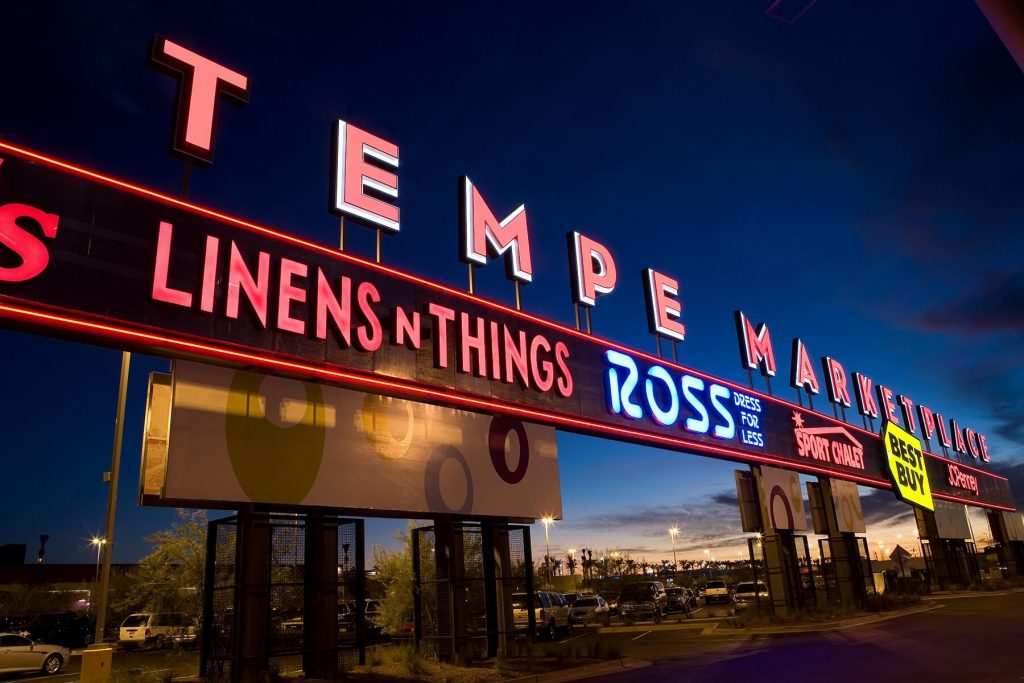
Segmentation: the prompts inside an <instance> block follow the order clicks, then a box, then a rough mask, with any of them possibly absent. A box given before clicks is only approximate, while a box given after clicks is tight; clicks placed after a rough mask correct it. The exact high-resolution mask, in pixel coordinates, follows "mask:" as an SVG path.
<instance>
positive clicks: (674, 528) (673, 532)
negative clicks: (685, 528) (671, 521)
mask: <svg viewBox="0 0 1024 683" xmlns="http://www.w3.org/2000/svg"><path fill="white" fill-rule="evenodd" d="M668 535H669V537H670V538H671V539H672V575H673V576H675V572H676V568H677V567H678V565H677V564H676V536H678V535H679V527H678V526H675V525H673V526H672V528H670V529H669V530H668Z"/></svg>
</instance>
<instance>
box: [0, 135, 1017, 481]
mask: <svg viewBox="0 0 1024 683" xmlns="http://www.w3.org/2000/svg"><path fill="white" fill-rule="evenodd" d="M0 149H2V150H7V151H8V152H12V153H13V154H15V155H18V156H21V157H24V158H28V159H32V160H34V161H38V162H40V163H43V164H47V165H50V166H53V167H56V168H60V169H62V170H65V171H67V172H69V173H72V174H74V175H78V176H81V177H85V178H88V179H90V180H94V181H96V182H99V183H101V184H105V185H109V186H112V187H117V188H119V189H122V190H126V191H128V192H130V193H133V194H136V195H139V196H143V197H147V198H150V199H155V200H157V201H159V202H163V203H164V204H168V205H171V206H176V207H178V208H181V209H185V210H188V211H191V212H193V213H197V214H200V215H204V216H207V217H210V218H213V219H216V220H219V221H223V222H225V223H229V224H231V225H234V226H235V227H238V228H242V229H244V230H248V231H250V232H254V233H257V234H260V235H263V236H266V237H270V238H272V239H276V240H278V241H281V242H285V243H288V244H293V245H297V246H301V247H304V248H307V249H310V250H313V251H316V252H318V253H321V254H324V255H326V256H328V257H330V258H334V259H337V260H340V261H349V262H351V263H354V264H357V265H359V266H362V267H364V268H368V269H370V270H376V271H379V272H381V273H386V274H388V275H391V276H393V277H397V278H399V279H402V280H406V281H408V282H412V283H415V284H417V285H421V286H423V287H428V288H430V289H433V290H436V291H438V292H444V293H445V294H448V295H451V296H454V297H457V298H459V299H462V300H465V301H469V302H471V303H474V304H479V305H482V306H484V307H486V308H490V309H492V310H494V311H497V312H499V313H502V314H503V315H509V316H513V317H517V318H521V319H524V320H529V321H530V322H533V323H535V324H538V325H542V326H545V327H548V328H551V329H554V330H557V331H559V332H561V333H563V334H567V335H570V336H573V337H576V338H578V339H582V340H585V341H588V342H591V343H596V344H600V345H604V346H608V347H609V348H613V349H616V350H618V351H621V352H623V353H627V354H630V355H633V356H637V357H640V358H644V359H646V360H648V361H650V362H654V363H657V364H659V365H662V366H667V367H671V368H674V369H676V370H677V371H680V372H684V373H688V374H691V375H694V376H698V377H702V378H704V379H707V380H711V381H714V382H716V383H718V384H722V385H725V386H729V387H731V388H733V389H734V390H738V391H741V392H743V393H746V394H751V395H754V396H757V397H758V398H760V399H762V400H764V401H767V402H771V403H774V404H776V405H782V406H786V407H787V408H798V409H800V410H803V408H802V406H798V405H797V404H795V403H792V402H790V401H786V400H784V399H780V398H777V397H775V396H769V395H767V394H764V393H762V392H760V391H757V390H756V389H752V388H748V387H745V386H742V385H740V384H738V383H736V382H732V381H730V380H726V379H722V378H720V377H716V376H714V375H711V374H708V373H705V372H702V371H699V370H694V369H692V368H688V367H686V366H684V365H679V364H678V363H672V362H670V361H667V360H666V359H663V358H659V357H658V356H654V355H652V354H649V353H646V352H644V351H640V350H638V349H633V348H630V347H628V346H624V345H622V344H618V343H616V342H613V341H610V340H607V339H602V338H600V337H595V336H593V335H589V334H586V333H584V332H582V331H580V330H577V329H575V328H572V327H567V326H565V325H563V324H561V323H558V322H555V321H552V320H547V319H545V318H540V317H538V316H535V315H532V314H530V313H525V312H523V311H520V310H517V309H514V308H510V307H508V306H506V305H504V304H502V303H499V302H497V301H493V300H490V299H486V298H483V297H479V296H476V295H470V294H468V293H467V292H463V291H461V290H458V289H454V288H452V287H448V286H447V285H443V284H440V283H437V282H433V281H431V280H427V279H424V278H422V277H419V276H416V275H413V274H411V273H406V272H405V271H401V270H397V269H395V268H390V267H388V266H385V265H383V264H380V263H376V262H374V261H366V260H364V259H362V258H359V257H358V256H354V255H352V254H349V253H347V252H342V251H339V250H337V249H332V248H330V247H326V246H324V245H322V244H318V243H316V242H310V241H308V240H304V239H302V238H300V237H296V236H295V235H290V234H288V233H284V232H280V231H278V230H275V229H273V228H269V227H266V226H263V225H259V224H257V223H253V222H250V221H247V220H244V219H241V218H236V217H234V216H230V215H228V214H225V213H221V212H219V211H215V210H213V209H210V208H207V207H203V206H199V205H197V204H192V203H190V202H186V201H183V200H181V199H177V198H175V197H171V196H169V195H166V194H163V193H161V192H157V191H156V190H151V189H148V188H145V187H142V186H141V185H135V184H134V183H130V182H127V181H124V180H120V179H118V178H114V177H111V176H107V175H104V174H102V173H98V172H96V171H91V170H89V169H86V168H83V167H81V166H76V165H74V164H71V163H68V162H65V161H61V160H59V159H56V158H54V157H49V156H46V155H44V154H40V153H39V152H34V151H32V150H29V149H27V148H24V147H18V146H16V145H13V144H10V143H8V142H3V141H0ZM112 329H118V328H112ZM125 334H127V332H125ZM152 337H153V339H157V338H162V339H165V340H166V342H165V344H164V345H173V344H171V342H172V338H170V337H159V336H157V335H153V336H152ZM194 348H202V345H197V346H196V347H194ZM209 348H210V349H211V350H212V349H218V348H221V347H215V346H211V347H209ZM262 358H263V357H262V356H253V359H254V360H253V362H254V364H258V362H257V361H258V360H261V359H262ZM294 367H296V368H313V367H315V366H305V365H301V364H295V365H294ZM309 371H310V370H306V372H309ZM344 375H345V373H341V374H339V375H338V376H339V377H340V376H344ZM351 377H361V376H359V375H351ZM346 381H347V380H346ZM384 385H385V386H390V385H388V384H387V383H385V384H384ZM395 386H398V385H395ZM402 386H411V385H402ZM436 393H437V395H438V396H439V397H442V398H444V399H445V400H449V399H451V398H453V396H452V394H450V393H448V392H436ZM481 405H483V406H488V405H491V406H493V404H488V403H486V402H482V403H481ZM500 405H503V406H507V407H511V406H509V405H508V404H500ZM810 413H811V414H813V415H814V416H816V417H818V418H821V419H823V420H825V421H826V422H829V423H831V424H833V425H836V426H841V427H844V428H847V429H852V430H854V431H857V432H861V433H862V434H865V435H867V436H871V437H874V438H875V439H880V437H879V435H878V434H875V433H874V432H870V431H868V430H866V429H863V428H861V427H857V426H855V425H852V424H849V423H847V422H842V421H840V420H837V419H835V418H832V417H829V416H828V415H824V414H822V413H818V412H814V411H810ZM538 414H549V413H538ZM550 414H551V415H554V413H550ZM567 419H575V418H567ZM582 424H595V425H597V424H599V423H587V422H586V421H583V422H582ZM599 428H602V429H609V430H613V429H622V428H613V427H610V426H606V425H600V427H599ZM626 432H627V433H637V434H642V435H644V438H645V439H654V440H662V439H667V441H665V443H672V444H675V443H685V444H688V445H689V443H690V442H682V441H674V440H671V438H670V437H661V436H658V435H654V434H648V433H646V432H633V430H626ZM707 448H712V447H707ZM925 454H926V455H930V456H932V457H934V458H938V459H940V460H943V461H945V462H952V461H950V460H948V459H947V458H943V457H941V456H938V455H935V454H933V453H927V452H926V453H925ZM743 456H744V458H755V459H756V458H757V457H758V456H753V455H749V454H746V453H744V454H743ZM783 462H787V463H789V462H790V461H788V460H787V461H783ZM957 464H958V465H959V463H957ZM959 466H960V467H965V468H967V469H970V470H972V471H974V472H978V473H980V474H983V475H986V476H990V477H994V478H996V479H1001V480H1003V481H1006V480H1007V479H1006V477H1002V476H999V475H997V474H992V473H990V472H987V471H985V470H980V469H976V468H973V467H970V466H967V465H959ZM811 469H813V468H811ZM869 481H872V482H873V483H876V482H874V480H869Z"/></svg>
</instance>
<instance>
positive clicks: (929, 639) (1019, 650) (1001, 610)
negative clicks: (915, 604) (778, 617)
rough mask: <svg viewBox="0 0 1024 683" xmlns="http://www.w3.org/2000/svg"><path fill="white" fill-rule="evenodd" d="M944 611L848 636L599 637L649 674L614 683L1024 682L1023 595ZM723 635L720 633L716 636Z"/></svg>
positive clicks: (849, 631) (638, 672)
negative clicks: (642, 663)
mask: <svg viewBox="0 0 1024 683" xmlns="http://www.w3.org/2000/svg"><path fill="white" fill-rule="evenodd" d="M932 604H936V605H940V607H939V608H938V609H934V610H931V611H928V612H922V613H920V614H913V615H909V616H905V617H900V618H897V619H892V620H889V621H883V622H880V623H875V624H869V625H864V626H858V627H854V628H846V629H841V630H833V631H825V632H817V633H803V634H784V635H774V634H772V635H744V634H732V635H708V634H706V633H704V632H702V631H700V630H698V629H697V628H696V627H697V626H698V624H694V628H693V629H687V630H684V631H656V630H651V631H647V632H644V631H638V632H632V633H615V634H607V635H601V636H598V637H599V638H600V639H601V640H602V641H604V644H605V647H613V648H614V649H615V650H617V651H618V652H620V653H621V654H622V656H630V657H637V658H640V659H647V660H651V661H653V662H654V664H653V665H652V666H649V667H646V668H642V669H634V670H629V671H625V672H622V673H618V674H614V675H609V676H603V677H600V678H598V679H592V680H597V681H606V682H608V683H612V682H614V683H647V682H653V681H658V682H661V681H672V682H673V683H700V682H704V681H709V682H711V681H713V682H714V683H728V682H730V681H742V682H743V683H750V682H751V681H766V680H767V681H776V680H778V681H801V680H810V681H815V680H824V681H827V682H828V683H844V682H846V681H851V682H853V681H856V682H857V683H862V682H863V681H865V680H868V681H871V682H872V683H880V682H882V683H884V682H887V681H894V682H896V681H898V682H899V683H909V682H914V683H916V682H917V681H925V682H926V683H942V682H944V681H950V682H956V683H964V682H965V681H986V682H997V683H998V682H1003V681H1022V680H1024V637H1022V636H1024V593H1011V594H1004V595H995V596H971V597H967V598H950V599H943V600H940V601H937V602H935V603H932ZM715 631H716V633H719V632H723V631H720V630H719V629H716V630H715Z"/></svg>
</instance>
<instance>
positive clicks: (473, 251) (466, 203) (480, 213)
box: [459, 176, 533, 282]
mask: <svg viewBox="0 0 1024 683" xmlns="http://www.w3.org/2000/svg"><path fill="white" fill-rule="evenodd" d="M459 230H460V232H461V234H460V235H459V242H460V244H461V245H462V254H461V257H462V260H463V261H464V262H466V263H471V264H475V265H478V266H483V265H486V264H487V259H488V258H489V257H490V256H495V257H496V256H501V255H503V254H504V256H505V271H506V273H507V276H508V278H509V279H510V280H519V281H521V282H532V281H533V262H532V260H531V259H530V233H529V231H528V229H527V225H526V206H525V205H520V206H519V208H518V209H516V210H515V211H513V212H512V213H510V214H509V215H507V216H505V218H504V220H501V221H498V219H497V218H495V217H494V213H493V212H492V211H491V209H490V207H488V206H487V203H486V202H485V201H484V198H483V197H482V196H481V195H480V192H479V191H478V190H477V189H476V187H474V186H473V183H472V182H471V181H470V179H469V178H468V177H466V176H462V178H460V179H459Z"/></svg>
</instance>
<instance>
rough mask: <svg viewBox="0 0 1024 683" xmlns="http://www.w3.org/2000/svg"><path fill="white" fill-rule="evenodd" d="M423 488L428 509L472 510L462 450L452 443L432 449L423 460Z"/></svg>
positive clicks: (470, 483) (470, 476)
mask: <svg viewBox="0 0 1024 683" xmlns="http://www.w3.org/2000/svg"><path fill="white" fill-rule="evenodd" d="M424 489H425V490H424V493H426V496H427V508H428V509H429V510H430V511H431V512H455V513H459V514H463V515H468V514H469V513H470V512H472V511H473V473H472V472H471V471H470V469H469V463H468V462H466V456H464V455H463V454H462V451H460V450H459V449H458V448H455V447H454V446H438V447H437V448H436V449H434V452H433V453H431V454H430V460H429V461H427V471H426V477H425V481H424Z"/></svg>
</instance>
